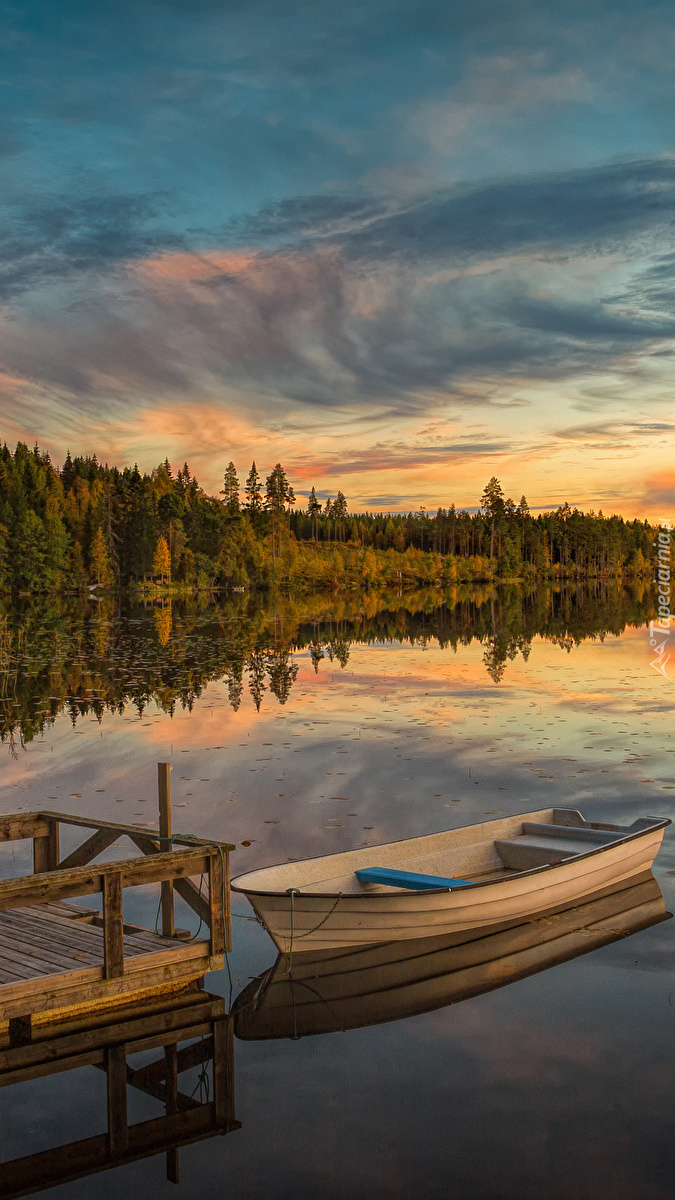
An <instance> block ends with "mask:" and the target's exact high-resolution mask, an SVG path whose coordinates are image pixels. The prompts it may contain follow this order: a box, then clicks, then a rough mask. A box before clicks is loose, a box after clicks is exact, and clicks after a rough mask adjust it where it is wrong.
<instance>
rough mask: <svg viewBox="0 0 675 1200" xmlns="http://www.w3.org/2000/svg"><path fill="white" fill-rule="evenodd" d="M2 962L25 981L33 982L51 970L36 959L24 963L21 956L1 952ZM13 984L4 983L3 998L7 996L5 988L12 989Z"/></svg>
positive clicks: (0, 959)
mask: <svg viewBox="0 0 675 1200" xmlns="http://www.w3.org/2000/svg"><path fill="white" fill-rule="evenodd" d="M0 963H2V966H3V969H4V970H6V971H12V972H13V973H14V974H15V975H18V976H19V978H20V979H22V980H24V981H25V980H30V981H31V983H33V982H34V981H35V979H37V978H39V976H40V975H46V974H50V972H48V971H44V970H42V968H41V967H40V965H39V963H37V962H36V961H35V960H31V962H30V964H25V963H23V962H22V961H21V957H20V956H17V958H16V959H15V958H14V956H12V958H8V957H7V956H6V955H3V954H0ZM13 986H14V985H13V984H9V983H6V984H5V985H4V987H3V991H2V998H3V1000H4V998H5V988H7V989H8V990H9V991H11V990H12V988H13ZM17 986H18V985H17ZM5 1015H7V1014H5Z"/></svg>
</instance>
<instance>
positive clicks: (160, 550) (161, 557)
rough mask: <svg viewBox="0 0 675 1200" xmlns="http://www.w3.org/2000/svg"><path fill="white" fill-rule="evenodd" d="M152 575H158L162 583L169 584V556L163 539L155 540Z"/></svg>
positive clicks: (165, 541)
mask: <svg viewBox="0 0 675 1200" xmlns="http://www.w3.org/2000/svg"><path fill="white" fill-rule="evenodd" d="M152 573H153V575H159V576H160V577H161V580H162V583H164V582H165V581H166V582H167V583H171V555H170V554H169V547H168V544H167V540H166V538H165V537H158V538H157V545H156V546H155V556H154V558H153V560H152Z"/></svg>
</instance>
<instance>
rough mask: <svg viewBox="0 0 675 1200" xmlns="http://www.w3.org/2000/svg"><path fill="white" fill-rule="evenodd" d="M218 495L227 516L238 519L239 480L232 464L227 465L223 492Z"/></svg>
mask: <svg viewBox="0 0 675 1200" xmlns="http://www.w3.org/2000/svg"><path fill="white" fill-rule="evenodd" d="M254 465H255V464H254ZM220 494H221V496H222V497H223V504H224V505H225V511H226V512H227V514H228V516H230V517H238V516H239V512H240V504H239V478H238V476H237V469H236V467H235V465H234V463H233V462H230V463H228V464H227V470H226V471H225V475H224V477H223V490H222V492H221V493H220Z"/></svg>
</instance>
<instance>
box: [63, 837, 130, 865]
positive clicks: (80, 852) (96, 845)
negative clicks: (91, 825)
mask: <svg viewBox="0 0 675 1200" xmlns="http://www.w3.org/2000/svg"><path fill="white" fill-rule="evenodd" d="M117 837H118V835H117V833H115V831H114V830H111V829H98V830H97V831H96V833H94V834H92V836H91V837H90V838H87V841H86V842H83V843H82V845H81V846H78V847H77V849H76V850H73V852H72V854H69V855H68V856H67V858H64V859H62V860H61V862H60V863H59V864H58V867H57V870H59V871H69V870H70V868H71V867H83V866H85V865H86V863H89V862H91V860H92V858H96V855H97V854H102V853H103V851H104V850H107V849H108V846H112V844H113V842H115V841H117Z"/></svg>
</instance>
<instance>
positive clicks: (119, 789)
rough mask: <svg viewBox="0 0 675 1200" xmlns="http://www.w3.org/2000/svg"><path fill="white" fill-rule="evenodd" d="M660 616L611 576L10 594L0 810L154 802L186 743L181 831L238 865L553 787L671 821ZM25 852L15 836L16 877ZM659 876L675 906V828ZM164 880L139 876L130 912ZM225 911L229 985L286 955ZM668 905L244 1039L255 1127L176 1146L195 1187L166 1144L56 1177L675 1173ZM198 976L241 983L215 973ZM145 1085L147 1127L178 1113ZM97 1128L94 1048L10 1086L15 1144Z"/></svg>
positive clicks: (355, 1185) (432, 1191)
mask: <svg viewBox="0 0 675 1200" xmlns="http://www.w3.org/2000/svg"><path fill="white" fill-rule="evenodd" d="M441 601H443V602H442V603H441ZM582 601H583V603H582ZM406 604H408V605H409V609H408V610H406ZM649 611H650V609H649V599H648V598H645V597H644V596H637V597H636V596H635V595H633V594H631V595H628V596H621V595H619V594H615V593H612V594H609V595H608V594H604V595H596V597H595V598H594V597H593V596H590V597H589V596H585V597H576V598H574V597H567V598H565V597H561V596H557V597H556V596H555V595H554V596H551V595H549V594H545V595H540V596H539V597H537V598H535V599H533V600H531V602H528V603H523V604H521V602H520V600H519V599H518V598H517V597H516V598H515V599H514V597H513V596H511V597H510V598H509V597H502V598H499V599H498V601H497V602H495V598H494V597H490V596H489V595H485V594H477V595H474V596H473V597H464V598H462V597H457V596H450V597H445V598H439V597H437V596H436V597H426V598H425V597H417V598H416V600H415V602H414V603H413V602H412V601H406V600H405V599H399V600H397V601H392V600H391V599H389V600H388V601H386V603H385V602H382V603H381V604H380V606H379V608H378V605H377V604H376V603H374V602H373V601H372V600H366V601H360V600H359V599H358V598H355V599H354V601H353V603H352V602H351V601H350V605H348V606H347V608H346V609H345V608H344V607H343V608H342V609H341V610H340V611H337V610H336V609H335V610H332V611H328V610H326V609H325V608H324V609H322V610H320V611H317V610H316V609H314V610H312V611H307V612H306V613H304V614H303V612H302V611H300V612H298V611H297V610H295V609H293V610H291V609H290V608H289V606H288V605H287V606H285V607H284V606H283V605H282V606H280V610H279V611H277V612H275V611H274V610H270V611H267V612H262V611H258V612H256V613H251V612H250V611H248V612H247V611H245V610H244V609H243V608H241V607H240V608H239V609H237V608H236V607H234V608H233V607H230V608H221V609H218V610H215V609H212V610H209V609H206V610H203V611H200V612H195V613H189V612H185V611H179V609H178V608H177V607H175V608H174V610H173V611H170V610H169V611H167V609H166V608H165V609H159V610H157V609H151V610H146V611H143V610H134V611H126V612H120V611H117V610H114V611H113V610H106V609H105V608H102V607H101V606H94V605H92V606H91V607H90V609H89V610H88V612H87V613H85V614H82V613H73V612H69V611H66V610H63V611H62V610H59V611H57V612H56V613H52V614H51V615H50V617H49V619H45V620H44V621H42V622H39V621H37V620H36V617H35V614H34V613H26V612H23V613H21V612H19V613H14V614H7V620H6V626H5V643H4V644H5V679H6V680H9V683H6V684H5V690H4V704H5V718H4V725H3V728H4V732H5V743H4V746H3V747H0V754H1V755H2V769H1V772H0V806H1V811H3V812H13V811H20V810H29V809H35V808H50V809H58V810H60V811H64V812H80V813H85V814H87V815H93V816H100V817H103V818H107V819H112V820H117V821H125V822H134V823H141V822H146V823H148V824H152V823H153V822H154V818H155V812H156V801H155V778H156V765H155V764H156V763H157V761H158V760H163V761H169V762H170V763H171V764H172V767H173V773H172V798H173V803H174V809H173V821H174V830H175V831H176V832H178V831H181V832H183V831H184V832H190V833H196V834H199V835H202V836H208V837H210V836H212V837H215V838H220V839H226V840H229V841H232V842H236V843H237V846H238V849H237V852H236V854H234V855H233V864H232V866H233V872H234V873H235V874H236V873H240V872H243V871H246V870H248V869H250V868H252V867H255V866H258V865H264V864H266V863H272V862H282V861H285V860H286V859H289V858H301V857H305V856H309V855H316V854H325V853H330V852H332V851H339V850H343V849H346V848H348V847H351V846H359V845H366V844H370V843H372V844H375V843H377V842H381V841H388V840H394V839H398V838H403V837H409V836H413V835H416V834H422V833H426V832H432V831H434V830H437V829H442V828H445V827H449V826H456V825H462V824H465V823H469V822H473V821H480V820H483V819H486V817H488V816H491V815H497V814H508V813H515V812H519V811H522V810H527V809H536V808H540V807H546V806H549V805H553V804H556V805H563V806H571V807H575V808H576V807H578V808H581V809H582V811H583V812H584V814H585V815H586V816H587V818H589V819H591V820H609V821H619V822H621V823H624V822H631V821H632V820H634V819H635V818H636V817H638V816H641V815H657V816H671V817H672V816H673V815H674V814H673V809H674V808H675V758H674V757H673V756H674V755H675V730H674V727H673V711H674V709H675V682H672V681H670V680H667V679H664V678H663V677H662V676H660V675H659V674H657V673H656V671H654V670H653V668H651V667H650V661H651V658H652V654H651V653H650V646H649V639H648V631H647V628H646V626H645V624H644V621H645V620H646V619H648V616H649ZM608 614H609V616H608ZM20 631H23V632H22V633H21V632H20ZM22 639H23V640H22ZM360 639H363V640H360ZM12 671H13V672H14V674H13V676H12ZM12 679H13V683H12ZM183 705H185V707H184V706H183ZM233 705H234V707H233ZM12 713H13V714H14V715H13V716H12V715H11V714H12ZM73 844H75V841H74V842H73ZM65 849H68V845H66V846H65ZM27 850H28V846H27V844H26V845H25V846H24V844H23V843H15V844H13V845H11V846H5V847H3V851H4V854H3V858H2V869H3V871H4V873H5V874H7V873H22V872H23V871H24V870H25V869H27V859H26V857H25V855H26V853H27ZM117 853H119V851H117ZM655 875H656V878H657V880H658V882H659V884H660V887H661V890H662V892H663V895H664V897H665V901H666V907H667V908H668V909H669V910H671V911H672V910H673V907H674V905H675V839H674V838H673V835H672V833H671V831H670V830H668V831H667V832H666V838H665V841H664V845H663V849H662V851H661V853H660V855H659V858H658V860H657V863H656V868H655ZM156 903H157V901H156V893H154V892H153V891H152V889H139V890H138V891H135V892H134V894H133V895H131V896H130V898H129V908H128V910H125V911H126V913H127V917H128V919H140V920H142V921H144V922H145V923H147V924H152V923H153V921H154V917H155V911H156ZM235 911H236V912H237V913H238V914H240V918H239V919H235V922H234V924H235V931H234V936H235V946H234V953H233V955H232V959H231V969H232V975H233V983H234V994H235V995H236V994H237V993H238V992H239V991H240V990H241V989H242V988H244V987H245V986H246V985H247V984H248V983H249V981H250V979H251V978H252V977H254V976H256V975H257V974H258V973H259V972H261V971H263V970H264V969H265V968H267V967H269V966H271V964H272V963H273V962H274V959H275V951H274V947H273V946H272V943H271V942H270V941H269V939H268V938H267V935H266V934H265V933H264V931H263V930H262V929H260V928H259V927H258V926H257V925H256V924H255V923H254V922H251V921H249V920H245V919H243V918H244V917H245V916H246V914H247V913H248V911H249V910H248V908H247V906H246V903H245V901H242V899H241V898H238V899H236V900H235ZM180 918H181V921H180V923H185V924H189V923H190V918H189V915H187V914H186V913H185V912H181V913H180ZM673 924H675V923H673V922H669V921H666V922H664V923H661V924H658V925H655V926H654V927H652V928H650V929H646V930H643V931H642V932H639V933H636V934H634V935H633V936H632V937H630V938H627V939H626V940H623V941H619V942H616V943H615V944H613V945H608V946H605V947H603V948H601V949H599V950H596V951H594V952H593V953H590V954H587V955H585V956H583V957H579V958H576V959H575V960H573V961H570V962H567V963H563V964H561V965H558V966H556V967H554V968H552V969H551V970H549V971H545V972H543V973H541V974H538V975H534V976H533V977H531V978H529V979H523V980H520V981H519V982H516V983H512V984H511V985H509V986H508V987H504V988H502V989H500V990H497V991H493V992H491V993H489V994H485V995H481V996H476V997H474V998H472V999H467V1000H464V1001H463V1002H462V1003H459V1004H456V1005H453V1006H451V1007H448V1008H445V1009H441V1010H438V1011H435V1012H431V1013H426V1014H422V1015H419V1016H415V1017H410V1018H407V1019H405V1020H401V1021H397V1022H393V1023H390V1024H385V1025H379V1026H375V1027H370V1028H366V1029H356V1030H352V1031H350V1032H347V1033H330V1034H325V1035H322V1036H317V1037H307V1038H303V1039H301V1040H299V1041H293V1040H281V1041H267V1042H262V1041H261V1042H255V1041H251V1042H237V1044H236V1115H237V1118H238V1120H239V1121H241V1123H242V1128H241V1129H240V1130H239V1131H237V1132H235V1133H232V1134H230V1135H229V1136H228V1137H226V1138H222V1137H216V1138H214V1139H211V1140H209V1141H205V1142H201V1143H199V1144H196V1145H193V1146H191V1147H186V1148H184V1149H182V1150H181V1152H180V1159H181V1171H182V1175H181V1183H180V1184H179V1185H175V1184H171V1183H169V1182H167V1181H166V1179H165V1168H164V1159H163V1157H161V1156H160V1157H156V1158H152V1159H148V1160H144V1161H141V1162H138V1163H135V1164H132V1165H130V1166H126V1167H123V1168H119V1169H117V1170H114V1171H111V1172H107V1173H104V1174H101V1175H97V1176H93V1177H91V1178H89V1179H87V1180H82V1181H79V1182H75V1183H71V1184H65V1185H62V1186H61V1187H60V1188H58V1189H57V1190H56V1191H54V1192H52V1193H50V1194H51V1195H56V1194H58V1195H59V1196H63V1197H73V1198H74V1197H78V1198H79V1197H85V1196H86V1197H91V1196H94V1197H99V1196H100V1197H109V1196H110V1197H112V1196H118V1195H121V1194H125V1195H128V1196H133V1197H136V1196H139V1197H140V1196H144V1195H146V1194H147V1192H148V1189H152V1191H153V1193H154V1194H155V1195H157V1196H164V1195H167V1196H169V1195H183V1196H185V1197H192V1196H200V1197H205V1198H208V1197H212V1196H213V1197H216V1196H217V1197H221V1196H223V1195H232V1196H242V1197H255V1198H256V1200H257V1198H258V1197H261V1198H262V1197H269V1198H272V1200H286V1198H288V1200H291V1197H293V1198H298V1197H310V1196H317V1197H327V1198H330V1200H333V1198H335V1200H337V1198H342V1197H360V1196H373V1197H377V1198H379V1197H382V1198H385V1197H386V1198H389V1197H392V1198H393V1197H397V1198H398V1197H408V1196H409V1195H411V1194H412V1193H413V1192H416V1193H417V1194H421V1195H424V1196H428V1197H436V1196H438V1197H447V1196H457V1197H460V1196H461V1197H463V1198H470V1200H474V1198H475V1200H488V1198H489V1200H521V1198H524V1197H533V1198H534V1197H537V1198H546V1200H548V1198H551V1200H558V1198H559V1197H560V1198H561V1200H562V1198H563V1197H565V1200H569V1198H570V1197H573V1198H575V1200H576V1198H578V1200H586V1198H588V1200H590V1198H591V1197H605V1196H606V1197H610V1196H611V1197H614V1198H619V1200H621V1198H623V1197H625V1198H626V1200H628V1198H630V1200H633V1198H634V1197H637V1196H640V1197H648V1198H650V1200H651V1198H654V1200H657V1198H658V1200H660V1198H661V1197H663V1198H664V1200H665V1198H666V1197H672V1196H673V1194H674V1191H675V1186H674V1184H673V1180H674V1179H675V1138H674V1136H673V1133H674V1131H673V1120H672V1112H673V1087H674V1086H675V1080H674V1076H673V1066H674V1060H675V1054H674V1051H673V1035H674V1033H675V979H674V975H673V967H674V965H675V954H674V945H675V943H674V939H673ZM207 986H208V987H209V989H210V990H211V991H212V992H215V993H218V994H220V995H223V996H228V994H229V985H228V981H227V976H226V975H225V973H219V974H217V975H212V976H208V977H207ZM198 1086H199V1078H198V1076H197V1074H196V1072H193V1074H192V1075H191V1076H188V1077H186V1078H185V1079H184V1078H183V1077H181V1087H182V1089H183V1090H186V1091H188V1092H190V1091H191V1090H192V1088H193V1087H198ZM129 1098H130V1112H129V1115H130V1120H132V1121H133V1120H141V1119H144V1118H146V1117H149V1116H154V1115H158V1114H159V1113H161V1112H163V1108H162V1106H161V1105H160V1103H159V1102H158V1101H154V1100H152V1099H151V1098H150V1097H147V1096H144V1095H142V1094H136V1093H135V1092H134V1089H131V1088H130V1089H129ZM104 1129H105V1077H104V1076H103V1075H102V1073H101V1072H98V1071H96V1070H95V1069H94V1068H82V1069H80V1070H76V1071H71V1072H69V1073H67V1074H63V1075H60V1076H55V1077H53V1078H51V1079H46V1080H40V1081H33V1082H30V1083H23V1084H18V1085H16V1086H13V1087H12V1088H9V1089H7V1090H5V1091H3V1093H2V1096H1V1098H0V1147H1V1148H2V1159H3V1160H6V1159H8V1158H15V1157H20V1156H22V1155H26V1154H32V1153H34V1152H36V1151H39V1150H44V1149H48V1148H50V1147H52V1146H58V1145H60V1144H62V1143H66V1142H70V1141H74V1140H76V1139H78V1138H82V1137H87V1136H90V1135H91V1134H94V1133H99V1132H102V1131H103V1130H104ZM44 1194H47V1193H44Z"/></svg>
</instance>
